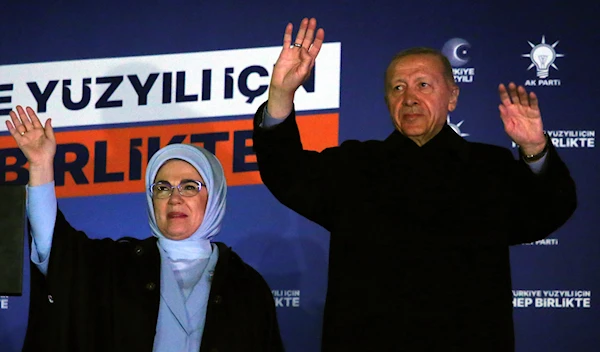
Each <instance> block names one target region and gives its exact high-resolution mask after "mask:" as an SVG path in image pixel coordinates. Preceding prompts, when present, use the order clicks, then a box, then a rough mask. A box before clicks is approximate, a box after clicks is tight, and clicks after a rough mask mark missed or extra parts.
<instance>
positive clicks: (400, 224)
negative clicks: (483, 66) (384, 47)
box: [254, 105, 576, 352]
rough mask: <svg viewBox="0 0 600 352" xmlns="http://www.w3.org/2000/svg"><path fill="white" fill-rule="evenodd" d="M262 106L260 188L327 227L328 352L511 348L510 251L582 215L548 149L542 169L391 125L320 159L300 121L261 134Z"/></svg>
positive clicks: (502, 153)
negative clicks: (414, 137) (380, 135)
mask: <svg viewBox="0 0 600 352" xmlns="http://www.w3.org/2000/svg"><path fill="white" fill-rule="evenodd" d="M263 109H264V105H263V106H262V107H261V108H259V110H258V112H257V114H256V116H255V129H254V149H255V152H256V155H257V160H258V166H259V170H260V174H261V177H262V180H263V182H264V183H265V185H266V186H267V187H268V188H269V190H270V191H271V192H272V193H273V195H274V196H275V197H276V198H277V199H278V200H279V201H281V202H282V203H283V204H285V205H286V206H288V207H290V208H291V209H293V210H295V211H296V212H298V213H299V214H301V215H303V216H305V217H307V218H308V219H310V220H312V221H314V222H316V223H318V224H320V225H322V226H323V227H325V228H326V229H327V230H329V231H330V232H331V238H330V250H329V278H328V290H327V299H326V306H325V314H324V326H323V340H322V347H323V349H322V350H323V351H410V352H413V351H486V352H490V351H513V350H514V332H513V321H512V293H511V276H510V263H509V245H511V244H518V243H525V242H532V241H535V240H539V239H542V238H544V237H546V236H548V235H549V234H551V233H552V232H553V231H554V230H556V229H557V228H558V227H559V226H561V225H562V224H563V223H564V222H565V221H567V219H568V218H569V217H570V215H571V214H572V213H573V211H574V209H575V207H576V196H575V185H574V183H573V180H572V179H571V177H570V176H569V172H568V170H567V168H566V167H565V165H564V163H563V162H562V161H561V160H560V158H559V157H558V155H557V153H556V150H555V149H554V148H553V147H552V146H550V149H549V153H548V155H547V163H546V167H545V169H544V170H543V172H542V174H540V175H535V174H534V173H533V172H531V170H530V169H529V168H528V166H527V165H526V164H525V163H524V162H523V161H520V160H515V158H514V157H513V155H512V153H511V152H510V151H509V150H508V149H505V148H500V147H497V146H492V145H487V144H480V143H471V142H467V141H466V140H464V139H463V138H461V137H460V136H458V135H457V134H456V133H455V132H454V131H453V130H452V129H451V128H450V127H449V126H447V125H446V126H445V127H444V128H443V129H442V131H441V132H440V133H439V134H438V135H436V136H435V137H434V138H432V139H431V140H430V141H429V142H428V143H426V144H425V145H424V146H422V147H418V146H417V145H416V144H415V143H414V142H412V141H411V140H410V139H409V138H407V137H405V136H403V135H402V134H401V133H399V132H398V131H395V132H393V133H392V134H391V135H390V136H389V137H388V138H387V139H386V140H384V141H366V142H359V141H346V142H344V143H342V144H341V146H339V147H333V148H328V149H326V150H324V151H322V152H320V153H317V152H313V151H305V150H302V145H301V142H300V136H299V132H298V128H297V125H296V122H295V116H294V114H293V113H292V115H291V116H289V117H288V118H287V119H286V120H285V121H284V122H283V123H281V124H280V125H278V126H275V127H273V128H270V129H262V128H260V127H258V126H259V124H260V122H261V121H262V114H263ZM313 133H318V131H317V132H313Z"/></svg>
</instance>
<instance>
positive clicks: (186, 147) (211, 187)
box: [146, 144, 227, 260]
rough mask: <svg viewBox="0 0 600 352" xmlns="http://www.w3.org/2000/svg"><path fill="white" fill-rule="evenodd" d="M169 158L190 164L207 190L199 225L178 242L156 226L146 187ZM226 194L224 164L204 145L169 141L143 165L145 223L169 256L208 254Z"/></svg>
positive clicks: (222, 214)
mask: <svg viewBox="0 0 600 352" xmlns="http://www.w3.org/2000/svg"><path fill="white" fill-rule="evenodd" d="M172 159H180V160H183V161H186V162H188V163H190V165H192V166H193V167H194V168H195V169H196V170H197V171H198V173H199V174H200V176H202V179H203V180H204V184H205V185H206V189H207V191H208V201H207V204H206V210H205V211H204V219H203V220H202V224H200V227H199V228H198V230H196V232H194V233H193V234H192V235H191V236H190V237H189V238H186V239H183V240H177V241H176V240H170V239H168V238H166V237H165V236H164V235H163V234H162V233H161V232H160V230H159V229H158V225H157V224H156V217H155V214H154V205H153V202H152V195H151V194H150V192H149V190H148V189H149V187H150V185H151V184H153V183H154V179H155V178H156V174H158V170H159V169H160V167H161V166H162V165H163V164H164V163H166V162H167V161H169V160H172ZM226 196H227V183H226V181H225V174H224V172H223V167H222V166H221V163H220V162H219V160H218V159H217V158H216V157H215V156H214V155H213V154H212V153H211V152H209V151H207V150H206V149H204V148H201V147H197V146H194V145H190V144H171V145H168V146H166V147H164V148H162V149H160V150H159V151H158V152H156V154H154V155H153V156H152V158H151V159H150V161H149V162H148V167H147V168H146V200H147V206H148V222H149V223H150V228H151V229H152V234H153V235H154V236H155V237H158V245H159V246H160V247H161V248H162V249H164V250H165V251H166V252H167V254H168V255H169V258H171V259H174V260H178V259H199V258H208V257H209V256H210V253H211V251H212V250H211V245H210V239H211V238H213V237H214V236H215V235H217V234H218V233H219V231H220V230H221V222H222V220H223V216H224V215H225V203H226Z"/></svg>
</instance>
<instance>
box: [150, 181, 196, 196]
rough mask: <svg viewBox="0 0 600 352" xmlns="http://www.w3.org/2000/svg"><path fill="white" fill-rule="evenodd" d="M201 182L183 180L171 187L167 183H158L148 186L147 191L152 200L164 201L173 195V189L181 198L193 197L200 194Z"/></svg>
mask: <svg viewBox="0 0 600 352" xmlns="http://www.w3.org/2000/svg"><path fill="white" fill-rule="evenodd" d="M202 186H205V185H204V184H203V183H202V182H200V181H196V180H183V181H181V183H180V184H178V185H177V186H172V185H171V184H170V183H169V182H166V181H158V182H156V183H154V184H152V185H151V186H150V188H149V189H148V191H149V192H150V194H151V195H152V197H154V198H158V199H164V198H169V197H170V196H171V194H173V189H174V188H177V191H179V194H180V195H181V196H182V197H193V196H195V195H196V194H198V193H200V190H201V189H202Z"/></svg>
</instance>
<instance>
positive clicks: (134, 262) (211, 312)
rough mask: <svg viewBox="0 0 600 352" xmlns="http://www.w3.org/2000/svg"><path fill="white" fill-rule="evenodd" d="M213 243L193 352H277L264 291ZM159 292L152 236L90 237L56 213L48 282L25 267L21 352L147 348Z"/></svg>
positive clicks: (272, 317) (224, 249)
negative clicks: (214, 256) (26, 304)
mask: <svg viewBox="0 0 600 352" xmlns="http://www.w3.org/2000/svg"><path fill="white" fill-rule="evenodd" d="M217 245H218V247H219V260H218V262H217V265H216V267H215V272H214V277H213V281H212V286H211V291H210V296H209V304H208V308H207V312H206V324H205V329H204V334H203V337H202V344H201V348H200V351H201V352H204V351H221V352H223V351H231V352H238V351H252V352H255V351H256V352H259V351H260V352H262V351H273V352H275V351H282V350H283V347H282V342H281V337H280V334H279V327H278V324H277V317H276V313H275V303H274V300H273V296H272V294H271V290H270V288H269V286H268V285H267V283H266V282H265V281H264V279H263V278H262V276H261V275H260V274H259V273H258V272H257V271H256V270H254V269H253V268H252V267H250V266H249V265H247V264H245V263H244V262H243V261H242V259H241V258H240V257H239V256H238V255H237V254H236V253H234V252H233V251H232V250H231V248H229V247H227V246H225V245H224V244H223V243H217ZM159 289H160V254H159V252H158V248H157V246H156V238H154V237H151V238H148V239H145V240H138V239H134V238H123V239H120V240H117V241H113V240H111V239H101V240H92V239H89V238H88V237H87V236H86V235H85V234H84V233H83V232H80V231H77V230H75V229H73V228H72V227H71V226H70V225H69V223H68V222H67V221H66V220H65V218H64V216H63V214H62V213H61V212H60V211H59V212H58V216H57V220H56V226H55V229H54V237H53V242H52V250H51V254H50V263H49V268H48V275H47V277H44V276H43V275H42V274H41V273H40V272H39V270H38V269H37V268H36V267H35V266H34V265H32V268H31V297H30V310H29V323H28V327H27V334H26V337H25V345H24V348H23V351H32V352H43V351H56V352H70V351H73V352H75V351H80V352H92V351H110V352H118V351H123V352H132V351H152V346H153V343H154V334H155V330H156V322H157V318H158V306H159V299H160V293H159Z"/></svg>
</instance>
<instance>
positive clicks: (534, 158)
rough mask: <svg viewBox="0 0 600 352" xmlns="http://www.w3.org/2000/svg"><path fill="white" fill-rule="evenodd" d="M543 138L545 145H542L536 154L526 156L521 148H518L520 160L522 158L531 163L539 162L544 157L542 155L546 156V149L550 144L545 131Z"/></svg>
mask: <svg viewBox="0 0 600 352" xmlns="http://www.w3.org/2000/svg"><path fill="white" fill-rule="evenodd" d="M544 137H545V138H546V143H545V144H544V147H543V148H542V150H541V151H540V152H538V153H531V154H528V153H526V152H525V151H524V150H523V149H521V147H519V154H520V155H521V158H523V160H524V161H526V162H528V163H531V162H534V161H537V160H540V159H541V158H543V157H544V155H546V153H547V152H548V148H549V147H550V143H552V142H551V141H550V138H549V137H548V134H547V133H546V132H545V131H544Z"/></svg>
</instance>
